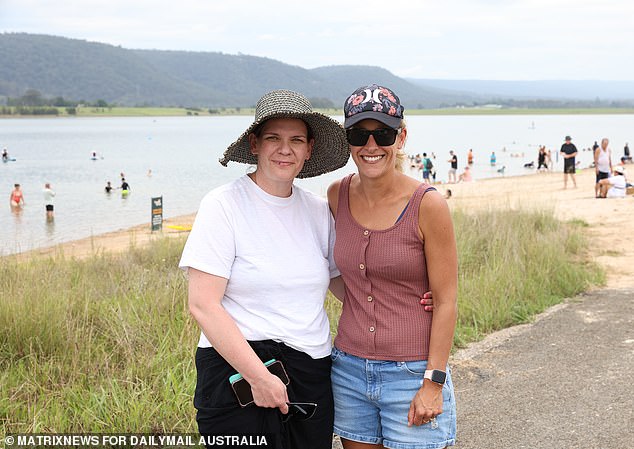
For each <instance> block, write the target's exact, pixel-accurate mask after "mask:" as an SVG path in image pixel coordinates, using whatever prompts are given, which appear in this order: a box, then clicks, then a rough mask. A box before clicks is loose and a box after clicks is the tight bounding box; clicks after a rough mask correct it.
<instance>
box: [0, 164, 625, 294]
mask: <svg viewBox="0 0 634 449" xmlns="http://www.w3.org/2000/svg"><path fill="white" fill-rule="evenodd" d="M630 166H631V167H632V168H631V169H630V170H629V171H630V172H631V174H629V177H630V179H632V178H634V165H630ZM626 167H628V166H626ZM627 171H628V170H627V168H626V172H627ZM576 179H577V185H578V188H576V189H574V188H572V187H571V185H569V186H568V189H567V190H563V174H562V173H560V172H545V173H534V174H526V175H519V176H509V177H500V178H489V179H483V180H477V181H473V182H468V183H458V184H436V185H435V187H436V188H437V189H438V191H439V192H440V193H441V194H443V195H444V194H445V192H446V190H447V189H451V191H452V197H451V199H449V200H448V204H449V207H450V209H452V210H455V209H460V210H463V211H465V212H467V213H469V212H476V211H478V210H487V209H499V208H505V209H509V208H510V209H512V210H519V209H528V210H535V209H537V210H552V211H553V212H554V214H555V217H556V218H558V219H559V220H562V221H572V220H574V221H578V222H580V223H581V224H582V226H583V227H584V230H583V232H584V234H585V235H586V236H587V238H588V239H589V240H590V252H591V256H592V258H593V260H595V261H596V262H598V263H599V264H600V265H601V266H603V267H604V268H605V270H606V275H607V285H606V287H608V288H627V287H634V245H631V242H630V239H631V236H633V235H634V220H633V219H629V220H628V218H629V217H628V216H627V213H626V212H627V211H628V210H629V211H631V210H633V209H634V196H632V195H630V196H628V197H626V198H623V199H617V198H609V199H596V198H594V170H591V169H585V170H582V171H581V172H580V173H577V174H576ZM195 215H196V212H193V213H191V214H186V215H181V216H178V217H172V218H168V219H164V221H163V230H162V231H160V232H156V233H152V232H151V230H150V224H149V222H148V223H146V224H141V225H137V226H133V227H130V228H126V229H121V230H117V231H113V232H108V233H105V234H99V235H95V236H91V237H87V238H83V239H79V240H73V241H69V242H64V243H60V244H57V245H53V246H49V247H42V248H36V249H33V250H29V251H26V252H23V253H18V254H12V255H8V256H5V257H16V258H17V259H18V260H25V259H28V258H30V257H38V256H39V257H47V256H53V255H56V254H63V255H64V256H67V257H76V258H85V257H89V256H91V255H94V254H99V253H102V252H108V253H120V252H125V251H126V250H127V249H128V248H129V247H130V245H136V246H138V245H144V244H146V243H148V242H150V241H152V240H155V239H160V238H162V237H170V238H171V237H178V236H181V235H186V234H187V231H182V230H177V229H171V228H168V227H167V226H169V225H185V224H191V223H193V220H194V218H195ZM535 244H536V245H538V244H539V242H535Z"/></svg>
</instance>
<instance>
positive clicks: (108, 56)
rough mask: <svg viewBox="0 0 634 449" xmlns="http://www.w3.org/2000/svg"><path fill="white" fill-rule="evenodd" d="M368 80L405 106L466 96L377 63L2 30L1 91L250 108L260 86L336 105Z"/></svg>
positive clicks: (15, 94)
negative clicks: (299, 61) (296, 59)
mask: <svg viewBox="0 0 634 449" xmlns="http://www.w3.org/2000/svg"><path fill="white" fill-rule="evenodd" d="M373 81H375V82H379V83H385V84H388V85H389V86H390V87H392V88H393V89H394V90H395V91H397V92H398V93H399V94H400V96H401V97H402V99H403V101H404V104H405V107H406V108H410V109H411V108H417V107H421V108H424V107H427V108H429V107H438V106H441V105H444V104H454V103H458V102H461V101H469V100H470V97H469V96H464V95H457V94H452V93H450V92H446V91H444V90H441V89H436V88H433V87H432V88H426V87H422V86H418V85H416V84H413V83H410V82H409V81H406V80H404V79H402V78H398V77H396V76H395V75H393V74H392V73H390V72H388V71H387V70H385V69H382V68H379V67H369V66H332V67H322V68H318V69H312V70H307V69H304V68H302V67H298V66H293V65H289V64H284V63H282V62H279V61H275V60H273V59H269V58H261V57H255V56H247V55H227V54H223V53H213V52H187V51H161V50H130V49H125V48H121V47H116V46H112V45H107V44H101V43H94V42H87V41H83V40H78V39H68V38H64V37H56V36H46V35H34V34H25V33H4V34H0V97H2V96H4V97H19V96H21V95H23V94H24V92H25V91H26V90H27V89H35V90H38V91H39V92H41V93H42V95H44V96H46V97H57V96H61V97H64V98H65V99H73V100H86V101H96V100H105V101H106V102H108V103H110V104H112V103H114V104H119V105H149V106H186V107H187V106H197V107H249V106H253V105H255V103H256V102H257V100H258V98H260V97H261V96H262V94H264V93H265V92H267V91H269V90H272V89H277V88H286V89H292V90H297V91H299V92H302V93H304V94H305V95H306V96H308V97H311V98H318V99H324V100H328V101H330V102H331V103H330V104H332V105H334V106H336V107H340V106H341V105H342V104H343V101H344V99H345V97H346V96H347V95H348V94H350V93H351V92H352V91H353V90H354V89H355V88H356V87H358V86H360V85H362V84H365V83H369V82H373Z"/></svg>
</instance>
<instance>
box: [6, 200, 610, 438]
mask: <svg viewBox="0 0 634 449" xmlns="http://www.w3.org/2000/svg"><path fill="white" fill-rule="evenodd" d="M454 220H455V227H456V234H457V237H458V250H459V257H460V285H459V324H458V329H457V333H456V339H455V342H456V344H457V345H458V346H462V345H464V344H465V343H467V342H469V341H473V340H477V339H479V338H481V337H482V336H483V335H485V334H487V333H489V332H492V331H494V330H496V329H500V328H503V327H506V326H510V325H513V324H516V323H523V322H526V321H529V320H530V319H531V317H532V316H534V314H536V313H538V312H541V311H543V310H544V309H546V308H547V307H549V306H551V305H553V304H555V303H557V302H560V301H561V300H562V299H563V298H565V297H569V296H572V295H574V294H576V293H579V292H581V291H583V290H584V289H586V288H587V287H588V286H589V285H591V284H600V283H601V282H603V274H602V271H601V270H600V269H598V268H597V267H596V266H594V265H591V264H589V263H588V261H587V260H588V259H587V256H586V241H585V239H584V237H583V235H582V234H581V228H580V227H579V226H577V225H575V224H570V223H567V224H563V223H560V222H558V221H556V220H555V219H554V218H553V216H552V213H546V212H544V213H538V212H515V211H503V212H486V213H478V214H473V215H467V214H465V213H461V212H456V213H455V214H454ZM183 243H184V239H183V238H181V239H163V240H159V241H157V242H154V243H152V244H151V246H150V247H148V248H143V249H139V248H135V247H131V249H130V251H129V252H127V253H126V254H124V255H107V254H106V255H104V254H96V255H94V256H93V257H91V258H88V259H84V260H75V259H69V258H66V257H64V255H63V254H58V255H56V256H54V257H50V258H33V259H30V260H27V261H24V262H18V261H17V260H16V258H13V257H5V258H1V259H0V270H1V272H2V276H1V277H0V304H2V307H0V343H1V344H0V386H1V387H2V388H1V391H2V394H1V395H0V430H1V431H2V433H4V434H6V433H11V432H115V431H119V432H195V431H196V427H195V423H194V413H195V411H194V408H193V406H192V395H193V391H194V387H195V367H194V363H193V358H194V351H195V346H196V343H197V339H198V334H199V331H198V328H197V325H196V323H195V322H194V321H193V320H192V318H191V317H190V315H189V313H188V311H187V304H186V303H187V299H186V281H185V277H184V275H183V274H182V273H181V272H180V270H178V269H177V268H176V266H177V264H178V260H179V257H180V252H181V249H182V246H183ZM326 308H327V311H328V313H329V315H330V317H331V322H332V325H333V330H334V328H335V327H336V322H337V318H338V314H339V312H340V304H339V303H338V302H337V301H336V300H334V299H332V298H329V299H328V300H327V303H326Z"/></svg>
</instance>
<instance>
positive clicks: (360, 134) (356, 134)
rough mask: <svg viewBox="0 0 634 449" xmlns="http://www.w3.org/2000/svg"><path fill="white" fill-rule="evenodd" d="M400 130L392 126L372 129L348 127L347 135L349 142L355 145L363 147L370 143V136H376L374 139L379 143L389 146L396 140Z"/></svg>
mask: <svg viewBox="0 0 634 449" xmlns="http://www.w3.org/2000/svg"><path fill="white" fill-rule="evenodd" d="M399 132H400V129H392V128H378V129H374V130H372V131H370V130H369V129H363V128H348V129H347V130H346V136H347V138H348V143H349V144H350V145H354V146H355V147H362V146H363V145H365V144H366V143H368V139H369V138H370V136H372V137H374V141H375V142H376V144H377V145H379V146H382V147H389V146H390V145H393V144H394V142H396V136H397V135H398V133H399Z"/></svg>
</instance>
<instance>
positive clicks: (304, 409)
mask: <svg viewBox="0 0 634 449" xmlns="http://www.w3.org/2000/svg"><path fill="white" fill-rule="evenodd" d="M287 404H288V413H287V414H286V415H282V422H288V421H289V420H290V419H291V418H292V419H294V420H296V421H306V420H307V419H310V418H312V417H313V415H314V414H315V411H316V410H317V404H315V403H314V402H287Z"/></svg>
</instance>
